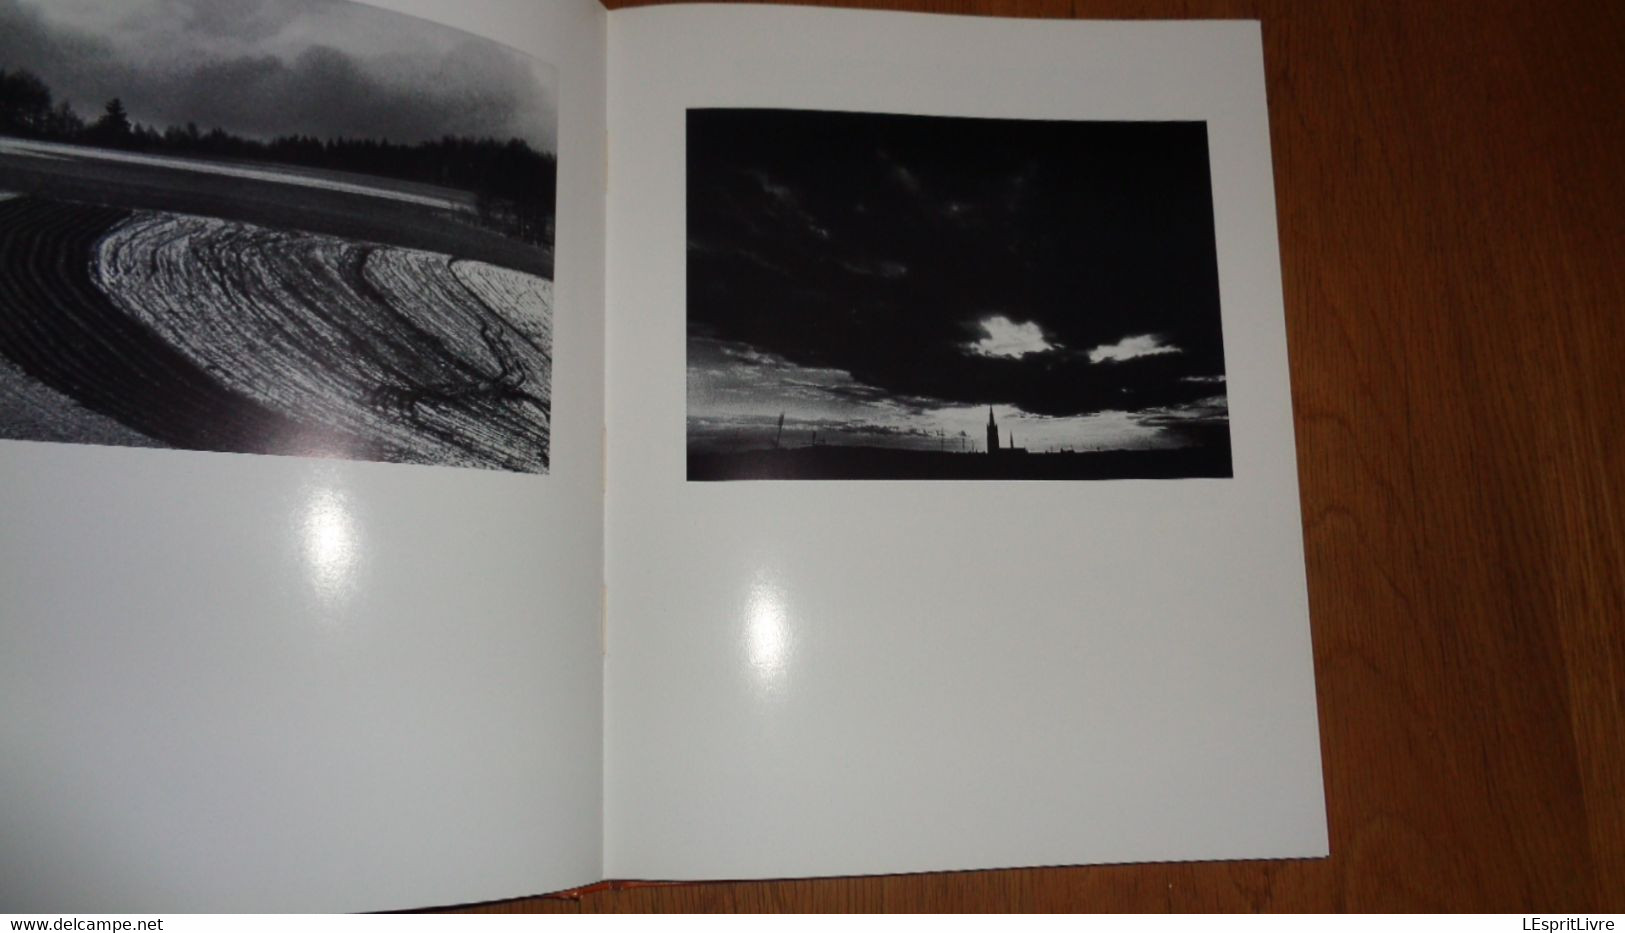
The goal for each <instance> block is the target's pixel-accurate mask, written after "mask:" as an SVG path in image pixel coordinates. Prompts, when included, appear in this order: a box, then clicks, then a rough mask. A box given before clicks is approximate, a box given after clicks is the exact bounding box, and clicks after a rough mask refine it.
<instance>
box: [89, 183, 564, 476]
mask: <svg viewBox="0 0 1625 933" xmlns="http://www.w3.org/2000/svg"><path fill="white" fill-rule="evenodd" d="M451 266H452V261H451V260H450V258H449V257H446V256H441V255H437V254H431V253H421V252H416V251H411V250H400V249H394V248H385V247H374V246H370V245H367V244H358V243H351V242H347V241H343V240H339V239H336V238H333V237H327V236H318V235H314V234H306V233H297V232H289V231H281V230H271V229H268V228H263V227H256V226H253V225H250V224H243V223H235V222H230V221H224V220H218V219H214V218H206V217H193V216H180V215H168V214H142V215H137V216H134V217H132V218H131V219H129V220H128V221H127V222H125V223H123V224H122V225H120V226H118V227H117V228H116V229H114V230H113V231H112V232H110V233H109V234H108V235H107V236H106V237H104V238H103V239H102V241H101V244H100V248H99V251H98V261H97V264H96V273H95V278H96V281H97V284H98V285H100V287H101V288H102V289H103V290H104V291H105V292H106V293H107V294H108V295H109V296H110V297H111V298H112V300H113V302H114V303H115V304H117V305H118V306H119V307H120V308H122V309H124V311H125V312H126V313H128V314H129V315H130V316H131V317H132V318H135V319H137V320H139V321H141V322H143V323H144V324H146V325H147V326H148V327H150V328H152V329H153V330H154V331H155V332H157V333H159V334H161V335H162V336H163V337H164V338H165V339H166V340H167V341H168V342H169V343H171V344H172V345H173V346H175V347H176V348H177V349H179V350H180V351H181V352H182V353H184V354H185V355H186V356H187V357H188V358H189V359H190V360H191V361H192V362H193V363H194V364H195V365H196V366H198V367H199V368H200V369H202V370H204V371H206V372H208V373H210V374H212V375H214V376H215V377H216V378H218V379H220V380H221V381H222V382H224V383H225V384H226V385H228V386H229V387H230V388H231V389H232V390H234V391H236V392H239V393H242V394H244V395H246V396H248V397H251V398H253V399H254V400H255V401H256V402H258V403H260V404H262V405H264V406H266V407H268V408H270V409H272V410H275V411H279V412H283V413H285V414H287V415H288V416H290V417H296V418H299V419H300V420H305V421H314V422H318V423H321V424H325V425H329V426H331V427H332V428H334V429H335V430H337V431H340V432H343V433H345V434H353V435H355V436H358V437H362V438H365V439H366V440H367V441H368V442H369V443H370V444H372V445H373V446H374V447H375V448H376V449H377V450H378V452H379V453H380V455H379V456H377V457H374V458H372V459H387V460H399V461H407V462H417V463H434V464H446V465H461V466H478V467H489V468H499V469H509V470H523V471H527V472H540V471H543V470H545V469H546V466H547V445H548V428H549V423H548V395H547V388H546V386H547V377H548V363H547V357H546V355H545V354H541V353H539V352H538V351H537V349H536V348H535V347H534V346H533V345H531V344H530V343H528V342H527V341H525V340H523V339H520V338H519V337H518V336H517V335H514V334H512V331H513V328H512V327H511V325H509V324H508V323H507V319H506V318H505V317H504V315H503V314H502V313H500V312H498V311H497V310H495V309H493V308H492V307H491V306H489V305H488V304H486V303H485V302H484V301H482V300H481V299H480V298H479V297H477V296H476V294H475V293H474V292H472V291H471V290H469V289H468V288H467V287H465V286H463V285H461V283H460V282H459V281H458V279H457V278H456V276H455V275H454V274H453V273H452V271H451ZM516 274H517V273H516ZM538 378H539V379H540V382H539V385H540V389H539V391H538V389H537V386H538Z"/></svg>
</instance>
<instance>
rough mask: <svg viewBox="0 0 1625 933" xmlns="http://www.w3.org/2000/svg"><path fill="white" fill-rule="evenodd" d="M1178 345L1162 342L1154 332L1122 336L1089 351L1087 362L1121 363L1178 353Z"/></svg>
mask: <svg viewBox="0 0 1625 933" xmlns="http://www.w3.org/2000/svg"><path fill="white" fill-rule="evenodd" d="M1180 352H1183V351H1181V350H1180V349H1179V348H1178V347H1174V346H1169V345H1168V344H1165V343H1163V342H1162V340H1161V338H1159V337H1158V336H1157V335H1156V334H1141V335H1140V336H1138V337H1124V338H1123V339H1122V340H1119V341H1117V342H1116V343H1113V344H1101V345H1100V346H1098V347H1095V348H1094V349H1093V350H1090V351H1089V362H1091V363H1104V362H1106V361H1108V360H1110V361H1112V362H1114V363H1121V362H1123V361H1124V360H1132V359H1138V358H1139V357H1142V356H1161V355H1163V354H1165V353H1180Z"/></svg>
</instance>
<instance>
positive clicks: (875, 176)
mask: <svg viewBox="0 0 1625 933" xmlns="http://www.w3.org/2000/svg"><path fill="white" fill-rule="evenodd" d="M686 146H687V211H688V214H687V225H688V226H687V230H688V242H687V268H688V281H687V338H686V339H687V385H688V389H687V396H688V397H687V445H688V451H687V455H688V463H687V469H688V479H689V480H691V481H694V480H698V481H709V480H752V479H869V480H885V479H936V480H951V479H1006V480H1084V479H1185V478H1199V477H1207V478H1226V477H1230V476H1231V475H1232V474H1231V456H1230V428H1229V407H1228V401H1227V394H1226V374H1225V359H1224V340H1223V334H1222V331H1221V326H1220V307H1219V273H1218V259H1217V247H1216V242H1215V236H1214V218H1213V191H1212V182H1211V174H1210V167H1209V160H1208V139H1207V126H1206V124H1205V123H1203V122H1200V121H1179V122H1165V121H1080V120H1018V119H1002V118H1001V119H986V118H968V117H943V116H916V115H901V114H885V113H854V112H834V111H812V110H777V109H774V110H769V109H732V108H718V109H694V110H689V111H688V114H687V143H686Z"/></svg>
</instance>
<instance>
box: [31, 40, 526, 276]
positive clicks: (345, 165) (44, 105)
mask: <svg viewBox="0 0 1625 933" xmlns="http://www.w3.org/2000/svg"><path fill="white" fill-rule="evenodd" d="M0 135H8V136H16V137H21V138H25V139H37V140H44V141H49V142H62V143H74V144H79V145H88V146H100V147H104V148H108V149H122V150H127V151H132V152H145V153H158V154H169V155H185V156H204V157H209V158H215V159H226V160H237V161H253V162H272V163H279V164H283V165H289V166H299V167H302V168H311V169H324V170H327V171H336V172H352V173H357V174H362V175H373V176H377V177H381V178H390V179H394V180H397V181H405V182H413V183H418V184H426V185H435V186H439V187H443V188H454V189H457V190H461V191H468V192H471V193H472V194H474V196H475V198H476V207H477V209H478V212H479V217H480V220H481V222H482V223H483V224H484V225H486V226H489V227H492V228H493V229H495V230H497V231H499V232H501V233H503V234H504V235H506V236H510V237H513V238H515V239H519V240H523V241H525V242H528V243H533V244H536V245H539V246H542V247H544V248H549V249H550V248H551V246H552V242H553V218H554V199H555V196H556V193H557V183H558V182H557V171H556V170H557V159H556V157H555V156H554V155H553V154H552V153H546V152H538V151H537V150H535V149H533V148H531V146H530V144H529V143H527V142H525V141H524V140H522V139H517V138H514V139H509V140H506V141H503V140H499V139H494V138H482V139H475V138H470V137H452V136H447V137H443V138H441V139H438V140H432V141H425V142H419V143H416V144H413V145H407V144H403V143H395V142H390V141H388V140H382V139H346V138H338V139H326V140H323V139H317V138H315V137H312V136H299V135H292V136H279V137H276V138H275V139H272V140H270V141H269V142H265V141H261V140H255V139H245V138H243V137H240V136H234V135H232V134H230V133H227V132H226V131H225V130H224V129H221V128H219V127H215V128H213V129H210V130H208V131H206V132H205V131H201V130H199V128H198V126H197V124H195V123H188V124H186V125H185V126H170V127H168V128H166V129H165V130H163V132H159V131H158V130H157V129H156V128H155V127H150V126H143V125H142V124H140V123H132V122H131V120H130V118H129V114H128V112H127V111H126V110H125V107H124V104H123V102H122V101H121V100H120V99H119V98H116V97H115V98H113V99H112V100H110V101H108V102H107V104H106V106H105V107H104V109H103V112H102V114H101V115H100V116H99V117H97V118H96V119H95V120H93V121H86V120H85V119H84V118H83V117H81V116H80V115H79V114H78V113H76V112H75V111H74V109H73V106H72V105H71V104H70V103H69V102H68V101H66V100H62V101H57V100H56V99H55V95H54V94H53V93H52V92H51V89H50V87H49V86H47V85H46V83H45V82H44V81H43V80H41V79H40V78H39V77H38V76H36V75H34V74H32V73H31V72H28V71H23V70H16V71H8V70H6V69H4V68H0Z"/></svg>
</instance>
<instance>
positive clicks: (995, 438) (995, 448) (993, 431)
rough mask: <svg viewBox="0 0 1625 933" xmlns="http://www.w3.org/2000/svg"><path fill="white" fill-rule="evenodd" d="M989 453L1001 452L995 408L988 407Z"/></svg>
mask: <svg viewBox="0 0 1625 933" xmlns="http://www.w3.org/2000/svg"><path fill="white" fill-rule="evenodd" d="M987 452H988V453H990V454H996V453H998V452H999V425H998V422H996V421H994V420H993V406H992V405H989V406H987Z"/></svg>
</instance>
